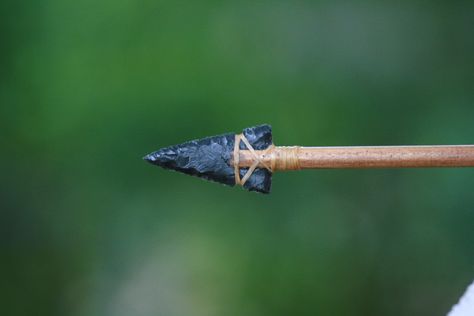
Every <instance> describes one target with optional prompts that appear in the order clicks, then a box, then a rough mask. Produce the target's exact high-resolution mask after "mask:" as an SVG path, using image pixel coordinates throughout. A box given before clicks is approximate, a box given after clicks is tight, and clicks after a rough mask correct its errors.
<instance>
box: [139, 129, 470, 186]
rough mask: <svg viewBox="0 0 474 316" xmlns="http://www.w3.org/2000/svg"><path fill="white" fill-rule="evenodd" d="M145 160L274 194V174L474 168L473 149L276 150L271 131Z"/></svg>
mask: <svg viewBox="0 0 474 316" xmlns="http://www.w3.org/2000/svg"><path fill="white" fill-rule="evenodd" d="M143 159H145V160H147V161H148V162H150V163H152V164H154V165H158V166H161V167H163V168H165V169H172V170H176V171H180V172H183V173H186V174H189V175H193V176H197V177H200V178H204V179H207V180H211V181H215V182H219V183H222V184H226V185H229V186H234V185H235V184H239V185H242V186H243V187H244V188H245V189H247V190H249V191H257V192H261V193H270V188H271V180H272V174H273V172H275V171H285V170H299V169H328V168H422V167H474V145H455V146H373V147H369V146H364V147H300V146H292V147H286V146H274V145H273V142H272V129H271V127H270V126H269V125H260V126H255V127H249V128H246V129H244V130H243V132H242V133H241V134H223V135H218V136H213V137H207V138H203V139H198V140H193V141H189V142H186V143H183V144H180V145H174V146H170V147H166V148H162V149H160V150H158V151H155V152H152V153H150V154H148V155H146V156H145V157H143Z"/></svg>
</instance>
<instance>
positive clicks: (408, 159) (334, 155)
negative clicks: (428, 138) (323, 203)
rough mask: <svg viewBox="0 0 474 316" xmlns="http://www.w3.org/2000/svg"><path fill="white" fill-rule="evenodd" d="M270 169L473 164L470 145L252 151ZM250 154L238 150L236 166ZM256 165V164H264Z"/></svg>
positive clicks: (473, 152)
mask: <svg viewBox="0 0 474 316" xmlns="http://www.w3.org/2000/svg"><path fill="white" fill-rule="evenodd" d="M254 153H255V154H256V155H257V157H258V160H259V161H261V162H262V163H263V164H265V165H266V166H270V167H271V169H272V170H273V171H279V170H280V171H281V170H296V169H333V168H426V167H474V145H455V146H379V147H377V146H375V147H299V146H295V147H275V148H273V149H272V150H270V151H258V150H256V151H254ZM254 153H252V152H250V151H249V150H240V151H239V166H240V167H250V166H251V165H252V164H253V163H254V162H255V161H256V157H255V155H254ZM263 164H260V165H259V167H264V166H263Z"/></svg>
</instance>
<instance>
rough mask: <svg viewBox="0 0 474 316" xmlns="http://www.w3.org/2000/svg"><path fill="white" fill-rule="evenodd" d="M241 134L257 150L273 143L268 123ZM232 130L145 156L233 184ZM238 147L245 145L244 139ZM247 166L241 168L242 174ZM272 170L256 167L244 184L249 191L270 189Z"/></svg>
mask: <svg viewBox="0 0 474 316" xmlns="http://www.w3.org/2000/svg"><path fill="white" fill-rule="evenodd" d="M243 133H244V135H245V137H246V138H247V139H248V141H249V143H250V144H251V145H252V147H253V148H254V149H256V150H263V149H266V148H267V147H268V146H270V145H271V144H272V134H271V127H270V126H269V125H261V126H256V127H251V128H246V129H245V130H244V132H243ZM234 142H235V134H224V135H218V136H213V137H207V138H203V139H198V140H193V141H189V142H186V143H183V144H180V145H174V146H169V147H165V148H162V149H160V150H158V151H155V152H152V153H150V154H148V155H146V156H145V157H143V159H144V160H146V161H148V162H150V163H151V164H154V165H157V166H160V167H163V168H165V169H172V170H175V171H179V172H183V173H185V174H189V175H192V176H197V177H200V178H204V179H206V180H210V181H215V182H219V183H222V184H225V185H229V186H234V185H235V177H234V167H233V166H231V163H230V161H231V158H232V157H233V151H234ZM240 149H246V147H245V145H244V144H243V143H241V144H240ZM246 171H247V168H241V169H240V174H241V177H243V176H244V175H245V173H246ZM270 186H271V172H269V171H268V170H267V169H260V168H258V169H256V170H255V171H254V172H253V174H252V176H251V177H250V178H249V179H248V180H247V182H246V183H245V184H244V187H245V188H246V189H248V190H250V191H258V192H261V193H269V192H270Z"/></svg>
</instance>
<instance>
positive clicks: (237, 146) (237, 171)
mask: <svg viewBox="0 0 474 316" xmlns="http://www.w3.org/2000/svg"><path fill="white" fill-rule="evenodd" d="M241 141H242V142H243V143H244V144H245V146H246V147H247V149H248V150H249V151H250V152H251V153H252V155H253V157H254V158H255V161H254V162H253V163H252V165H251V166H250V167H249V170H247V172H246V173H245V175H244V177H243V178H242V179H241V178H240V168H239V159H240V155H239V150H240V142H241ZM274 147H275V146H274V145H273V144H272V145H270V146H269V147H268V148H267V149H266V150H265V152H264V155H265V154H267V153H269V152H271V151H272V150H273V148H274ZM259 165H261V166H263V167H265V168H266V169H267V170H268V171H270V172H272V168H271V167H269V166H267V164H265V162H263V161H262V159H261V158H260V157H259V156H258V155H257V153H256V152H255V150H254V149H253V147H252V145H250V143H249V141H248V140H247V138H246V137H245V136H244V135H243V134H236V135H235V143H234V175H235V183H236V184H240V185H242V186H243V185H244V184H245V182H247V180H248V179H249V178H250V177H251V176H252V173H253V172H254V171H255V169H256V168H257V167H258V166H259Z"/></svg>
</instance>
